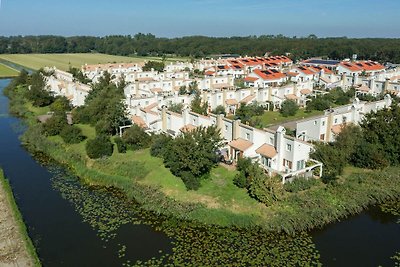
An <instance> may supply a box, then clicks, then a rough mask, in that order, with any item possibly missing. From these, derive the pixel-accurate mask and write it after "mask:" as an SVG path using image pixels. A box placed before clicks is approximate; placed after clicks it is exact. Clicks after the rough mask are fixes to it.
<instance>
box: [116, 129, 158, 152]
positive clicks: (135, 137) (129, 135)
mask: <svg viewBox="0 0 400 267" xmlns="http://www.w3.org/2000/svg"><path fill="white" fill-rule="evenodd" d="M122 139H123V140H124V142H125V143H126V144H127V145H128V147H129V148H130V149H132V150H137V149H142V148H148V147H150V145H151V136H149V135H148V134H147V133H146V132H145V131H144V130H143V129H142V128H140V127H139V126H137V125H136V124H134V125H132V127H131V128H129V129H127V130H126V131H125V132H124V134H123V135H122Z"/></svg>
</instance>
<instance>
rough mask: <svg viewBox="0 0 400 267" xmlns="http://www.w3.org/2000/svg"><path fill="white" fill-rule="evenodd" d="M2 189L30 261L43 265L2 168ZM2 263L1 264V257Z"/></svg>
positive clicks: (0, 181)
mask: <svg viewBox="0 0 400 267" xmlns="http://www.w3.org/2000/svg"><path fill="white" fill-rule="evenodd" d="M0 186H1V188H0V190H1V189H2V190H1V191H3V192H4V193H5V195H6V196H5V197H6V200H7V202H8V203H9V208H10V210H11V213H12V216H13V217H14V220H15V222H16V225H15V226H16V227H17V229H18V232H19V234H20V238H21V240H23V242H24V248H25V251H26V252H27V254H28V255H29V257H30V259H29V260H28V262H31V263H32V264H33V266H41V263H40V260H39V258H38V255H37V254H36V250H35V247H34V246H33V243H32V240H31V239H30V238H29V235H28V231H27V229H26V225H25V223H24V220H23V218H22V215H21V213H20V212H19V209H18V206H17V203H16V202H15V200H14V195H13V192H12V188H11V185H10V183H9V182H8V180H7V179H6V178H5V176H4V173H3V170H2V169H0ZM14 241H15V240H14ZM14 256H15V257H16V258H17V262H18V261H19V260H20V259H19V257H20V256H21V255H20V254H19V253H18V254H17V255H14ZM0 264H1V259H0Z"/></svg>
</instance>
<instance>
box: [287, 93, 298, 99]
mask: <svg viewBox="0 0 400 267" xmlns="http://www.w3.org/2000/svg"><path fill="white" fill-rule="evenodd" d="M285 98H286V99H288V100H297V99H298V98H299V97H298V96H296V95H295V94H288V95H285Z"/></svg>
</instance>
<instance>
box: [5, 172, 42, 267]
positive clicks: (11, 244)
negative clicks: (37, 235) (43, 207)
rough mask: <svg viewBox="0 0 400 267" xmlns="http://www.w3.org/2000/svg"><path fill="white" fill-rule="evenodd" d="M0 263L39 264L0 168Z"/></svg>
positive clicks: (9, 187)
mask: <svg viewBox="0 0 400 267" xmlns="http://www.w3.org/2000/svg"><path fill="white" fill-rule="evenodd" d="M0 213H1V215H2V216H1V219H0V265H1V266H3V267H7V266H10V267H11V266H41V264H40V261H39V258H38V256H37V254H36V251H35V248H34V246H33V244H32V241H31V240H30V238H29V236H28V233H27V230H26V226H25V224H24V221H23V219H22V216H21V214H20V212H19V210H18V206H17V204H16V203H15V200H14V196H13V193H12V190H11V186H10V184H9V183H8V181H7V180H6V178H5V177H4V174H3V171H2V170H1V169H0Z"/></svg>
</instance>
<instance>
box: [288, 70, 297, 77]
mask: <svg viewBox="0 0 400 267" xmlns="http://www.w3.org/2000/svg"><path fill="white" fill-rule="evenodd" d="M286 75H288V76H297V75H300V74H299V73H297V72H291V71H289V72H287V73H286Z"/></svg>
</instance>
